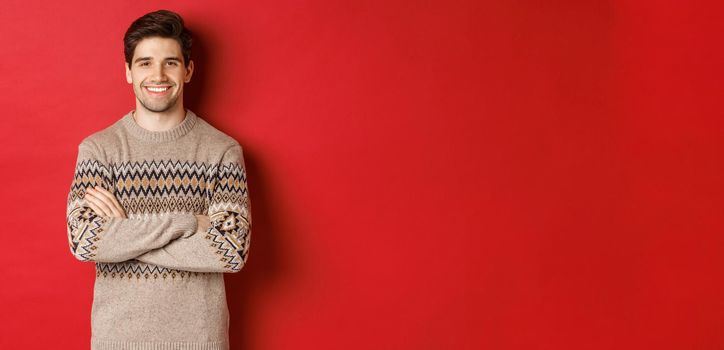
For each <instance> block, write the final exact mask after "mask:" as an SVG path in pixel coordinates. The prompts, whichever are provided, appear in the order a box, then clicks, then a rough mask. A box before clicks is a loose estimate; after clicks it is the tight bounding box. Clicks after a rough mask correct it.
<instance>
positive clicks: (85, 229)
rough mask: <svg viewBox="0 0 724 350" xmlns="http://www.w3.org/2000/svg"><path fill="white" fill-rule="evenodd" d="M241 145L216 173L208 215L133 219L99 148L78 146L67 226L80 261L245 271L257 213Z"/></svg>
mask: <svg viewBox="0 0 724 350" xmlns="http://www.w3.org/2000/svg"><path fill="white" fill-rule="evenodd" d="M242 152H243V151H242V148H241V146H240V145H239V144H238V143H237V144H234V145H233V146H231V147H230V148H228V149H227V150H226V151H225V152H224V155H223V157H222V159H221V161H220V163H219V165H218V167H217V168H216V171H215V172H214V179H213V182H214V184H213V191H212V193H211V196H210V198H211V199H210V203H209V206H208V211H207V215H199V214H193V213H178V212H173V213H164V214H160V215H151V216H148V217H145V218H127V217H126V213H125V211H124V210H123V208H122V207H121V205H120V204H119V202H118V200H117V199H116V198H115V196H114V195H113V193H112V192H111V191H113V189H114V186H113V185H112V183H111V180H110V178H111V176H110V169H109V167H108V165H106V164H105V163H104V162H103V161H102V160H101V158H100V157H99V154H101V152H100V151H99V149H98V148H97V146H96V145H95V144H93V143H92V142H90V141H88V140H84V141H83V142H81V144H80V145H79V146H78V159H77V162H76V167H75V173H74V177H73V183H72V185H71V188H70V192H69V194H68V203H67V211H66V224H67V233H68V243H69V246H70V250H71V253H72V254H73V255H74V256H75V257H76V258H77V259H78V260H80V261H95V262H107V263H111V262H122V261H126V260H130V259H135V260H138V261H141V262H144V263H148V264H154V265H158V266H162V267H167V268H172V269H179V270H186V271H196V272H229V273H234V272H239V271H240V270H241V268H242V267H243V266H244V264H245V263H246V260H247V257H248V251H249V244H250V234H251V213H250V212H251V211H250V204H249V196H248V191H247V187H246V183H247V182H246V170H245V167H244V159H243V153H242Z"/></svg>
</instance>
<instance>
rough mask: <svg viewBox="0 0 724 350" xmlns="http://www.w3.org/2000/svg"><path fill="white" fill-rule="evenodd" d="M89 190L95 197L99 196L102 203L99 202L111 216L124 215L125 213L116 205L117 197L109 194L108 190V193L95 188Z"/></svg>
mask: <svg viewBox="0 0 724 350" xmlns="http://www.w3.org/2000/svg"><path fill="white" fill-rule="evenodd" d="M98 188H100V187H98ZM88 190H89V191H90V193H91V194H92V195H93V196H94V197H95V198H97V199H98V200H99V201H100V203H98V205H102V206H103V207H104V208H105V209H106V212H107V213H108V214H109V215H110V216H114V217H123V215H122V214H121V212H120V211H119V210H118V208H116V207H115V206H116V203H115V201H114V199H115V198H113V197H112V195H111V196H108V195H107V193H108V192H107V191H106V193H103V192H101V191H99V190H98V189H93V188H89V189H88Z"/></svg>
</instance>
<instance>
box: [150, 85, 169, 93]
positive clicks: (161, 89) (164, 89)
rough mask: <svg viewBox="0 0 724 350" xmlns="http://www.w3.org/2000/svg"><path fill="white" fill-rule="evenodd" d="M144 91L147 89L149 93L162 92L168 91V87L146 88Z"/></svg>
mask: <svg viewBox="0 0 724 350" xmlns="http://www.w3.org/2000/svg"><path fill="white" fill-rule="evenodd" d="M146 89H148V90H150V91H153V92H164V91H166V90H168V87H165V88H153V87H150V86H146Z"/></svg>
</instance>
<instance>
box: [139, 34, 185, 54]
mask: <svg viewBox="0 0 724 350" xmlns="http://www.w3.org/2000/svg"><path fill="white" fill-rule="evenodd" d="M133 56H134V57H148V56H151V57H168V56H176V57H181V45H179V43H178V41H176V40H174V39H171V38H161V37H155V36H154V37H148V38H143V39H142V40H141V41H139V42H138V44H136V49H135V50H134V52H133Z"/></svg>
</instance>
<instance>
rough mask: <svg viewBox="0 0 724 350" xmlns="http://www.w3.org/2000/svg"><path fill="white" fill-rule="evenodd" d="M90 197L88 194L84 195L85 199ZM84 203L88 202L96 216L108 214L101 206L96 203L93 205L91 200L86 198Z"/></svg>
mask: <svg viewBox="0 0 724 350" xmlns="http://www.w3.org/2000/svg"><path fill="white" fill-rule="evenodd" d="M88 198H90V196H86V199H88ZM86 203H88V206H89V207H90V208H91V210H93V212H94V213H95V214H96V215H98V216H108V214H107V213H106V212H104V211H103V210H102V209H101V208H99V207H98V206H97V205H95V204H94V203H93V202H91V201H89V200H86Z"/></svg>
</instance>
